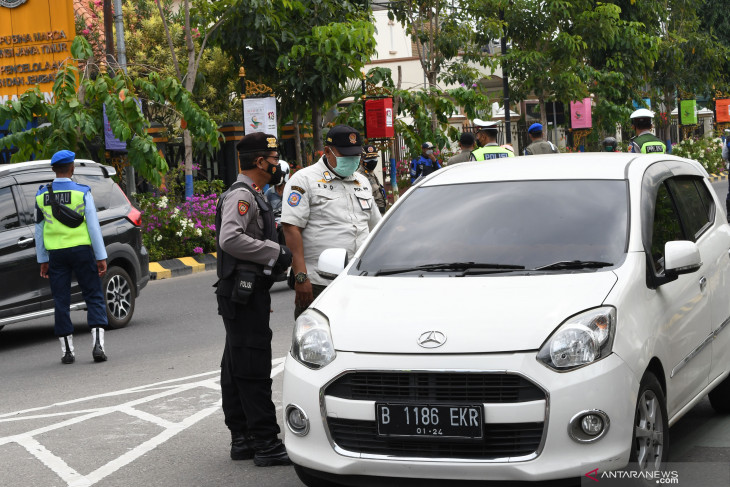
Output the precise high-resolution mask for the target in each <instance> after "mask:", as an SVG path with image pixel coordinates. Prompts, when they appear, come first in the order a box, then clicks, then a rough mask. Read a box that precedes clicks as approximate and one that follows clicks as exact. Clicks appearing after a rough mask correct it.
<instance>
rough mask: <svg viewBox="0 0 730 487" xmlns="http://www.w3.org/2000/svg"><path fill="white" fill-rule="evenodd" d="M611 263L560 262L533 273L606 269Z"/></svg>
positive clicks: (589, 261) (595, 261)
mask: <svg viewBox="0 0 730 487" xmlns="http://www.w3.org/2000/svg"><path fill="white" fill-rule="evenodd" d="M611 265H613V262H602V261H600V260H561V261H558V262H554V263H552V264H548V265H544V266H540V267H535V268H534V269H533V270H535V271H552V270H563V269H598V268H600V267H608V266H611Z"/></svg>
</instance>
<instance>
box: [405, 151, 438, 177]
mask: <svg viewBox="0 0 730 487" xmlns="http://www.w3.org/2000/svg"><path fill="white" fill-rule="evenodd" d="M437 169H441V164H439V161H438V159H436V156H435V155H434V153H433V144H432V143H431V142H424V143H423V144H422V145H421V156H420V157H419V158H418V159H413V160H412V161H411V183H413V182H415V181H416V179H418V178H420V177H421V176H428V175H429V174H431V173H432V172H434V171H435V170H437Z"/></svg>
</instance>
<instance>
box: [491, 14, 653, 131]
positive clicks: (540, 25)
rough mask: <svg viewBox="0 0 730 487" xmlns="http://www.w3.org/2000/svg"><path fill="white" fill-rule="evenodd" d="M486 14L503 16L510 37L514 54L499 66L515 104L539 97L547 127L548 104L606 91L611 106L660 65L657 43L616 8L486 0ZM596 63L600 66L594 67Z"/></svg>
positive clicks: (505, 32)
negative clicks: (506, 75) (655, 64)
mask: <svg viewBox="0 0 730 487" xmlns="http://www.w3.org/2000/svg"><path fill="white" fill-rule="evenodd" d="M644 3H646V2H644ZM481 8H482V9H486V11H487V12H503V19H504V23H503V24H502V30H503V32H502V33H501V34H500V36H501V35H505V36H506V37H507V39H508V41H509V43H510V49H509V51H508V52H507V53H502V54H501V56H499V57H498V58H496V59H497V62H499V63H500V64H501V66H502V68H503V70H504V71H506V72H508V73H509V81H510V88H511V90H512V97H513V98H514V99H517V100H524V99H526V98H527V97H528V96H530V95H532V94H534V95H535V96H536V97H537V99H538V101H539V103H540V111H541V114H542V123H543V125H546V124H547V112H546V110H545V103H546V102H549V101H562V102H564V103H568V102H570V101H572V100H580V99H583V98H585V97H587V96H588V94H589V93H591V92H595V91H600V90H601V89H602V88H604V87H605V88H606V93H612V94H613V95H614V97H608V96H607V97H605V98H604V99H602V101H603V102H605V103H607V104H609V105H610V104H612V103H614V102H615V101H617V100H616V98H617V97H618V96H620V95H621V94H625V93H626V91H627V90H628V91H631V89H633V88H632V83H635V82H636V79H635V76H636V73H639V72H641V71H642V70H645V69H646V68H648V67H650V66H651V65H652V64H653V62H654V59H656V42H655V40H654V39H653V37H652V36H651V35H650V34H646V33H644V32H643V31H642V29H641V25H639V24H637V23H635V22H630V21H626V20H623V19H621V17H620V12H621V11H620V9H619V8H618V7H617V6H616V5H614V4H612V3H611V2H595V1H593V0H575V1H571V2H566V1H564V0H545V1H540V0H485V2H484V3H483V4H482V5H481ZM597 53H602V54H603V57H601V56H598V55H597ZM594 58H595V59H598V61H599V62H596V63H595V64H592V63H591V60H592V59H594ZM626 71H629V75H628V76H627V75H626V74H625V72H626ZM599 85H600V86H599ZM611 90H613V91H611ZM602 94H603V93H602ZM621 103H622V104H623V105H625V100H623V101H622V102H621ZM607 106H608V105H607Z"/></svg>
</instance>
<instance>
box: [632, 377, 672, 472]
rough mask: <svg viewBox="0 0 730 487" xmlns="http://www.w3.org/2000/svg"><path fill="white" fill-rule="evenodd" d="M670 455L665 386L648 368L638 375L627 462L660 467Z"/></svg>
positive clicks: (641, 465) (656, 468) (649, 468)
mask: <svg viewBox="0 0 730 487" xmlns="http://www.w3.org/2000/svg"><path fill="white" fill-rule="evenodd" d="M668 456H669V420H668V417H667V401H666V398H665V397H664V390H663V389H662V386H661V385H660V384H659V381H658V380H657V378H656V377H655V376H654V374H652V373H651V372H646V373H645V374H644V377H643V378H642V379H641V384H640V386H639V395H638V396H637V399H636V409H635V413H634V427H633V431H632V437H631V454H630V456H629V462H631V463H638V464H639V469H640V470H647V471H648V470H659V469H660V468H661V466H662V464H664V463H665V462H666V461H667V458H668Z"/></svg>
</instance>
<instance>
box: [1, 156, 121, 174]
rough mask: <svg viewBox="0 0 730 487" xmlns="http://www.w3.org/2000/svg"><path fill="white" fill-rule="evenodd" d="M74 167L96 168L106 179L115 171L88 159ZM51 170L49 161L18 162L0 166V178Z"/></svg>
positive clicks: (78, 162)
mask: <svg viewBox="0 0 730 487" xmlns="http://www.w3.org/2000/svg"><path fill="white" fill-rule="evenodd" d="M74 165H75V166H76V167H98V168H100V169H101V171H102V172H103V173H105V176H106V177H109V176H114V175H115V174H116V173H117V171H116V169H114V167H113V166H107V165H105V164H99V163H98V162H94V161H92V160H89V159H76V160H75V161H74ZM50 169H51V160H50V159H41V160H38V161H28V162H18V163H11V164H0V176H7V175H10V174H17V173H26V172H35V171H47V170H50Z"/></svg>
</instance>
